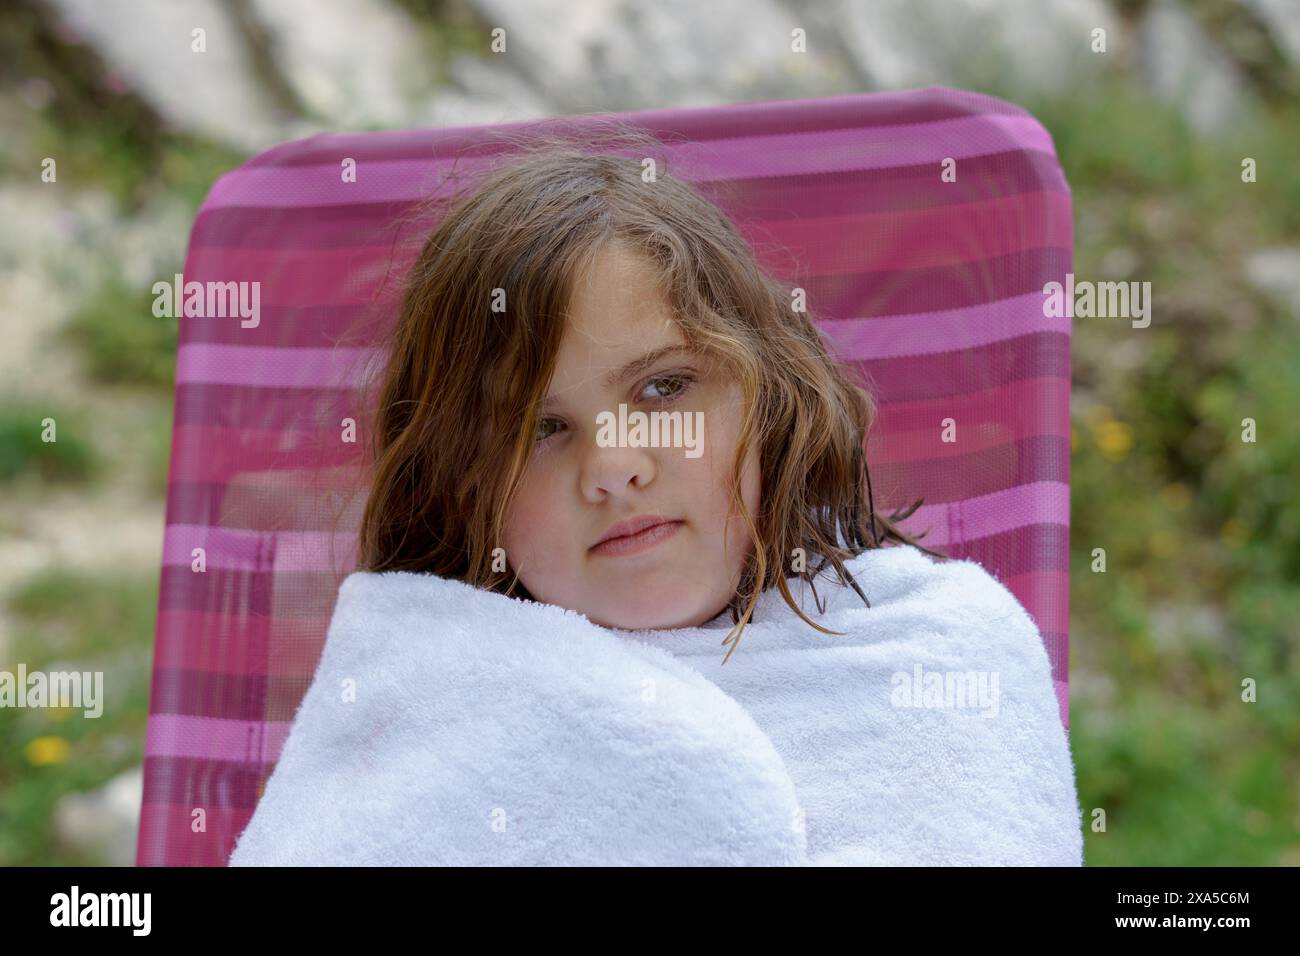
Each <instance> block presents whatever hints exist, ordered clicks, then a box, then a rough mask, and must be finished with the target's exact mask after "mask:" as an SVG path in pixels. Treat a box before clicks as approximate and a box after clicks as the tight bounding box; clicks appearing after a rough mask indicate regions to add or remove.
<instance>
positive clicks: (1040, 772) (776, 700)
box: [230, 546, 1082, 866]
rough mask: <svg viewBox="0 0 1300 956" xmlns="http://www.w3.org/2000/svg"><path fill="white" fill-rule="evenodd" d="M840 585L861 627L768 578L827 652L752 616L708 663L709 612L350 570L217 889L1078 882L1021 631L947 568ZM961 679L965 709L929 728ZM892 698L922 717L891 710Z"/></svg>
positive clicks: (949, 709)
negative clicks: (339, 882) (539, 596)
mask: <svg viewBox="0 0 1300 956" xmlns="http://www.w3.org/2000/svg"><path fill="white" fill-rule="evenodd" d="M848 566H849V569H850V570H851V571H852V572H853V575H854V578H855V580H857V582H858V584H859V586H860V587H861V588H862V590H863V592H864V593H865V594H866V596H867V598H868V599H869V600H870V601H871V607H869V608H868V607H866V606H865V605H864V604H863V603H862V600H861V598H860V597H858V595H857V594H856V593H855V592H854V591H853V590H852V589H850V588H847V587H844V586H841V585H839V584H838V582H836V581H834V580H833V579H832V578H831V572H830V570H829V569H827V570H826V571H824V572H823V574H822V576H821V577H820V578H819V579H818V584H817V595H818V597H819V599H820V602H821V603H822V604H823V605H824V606H825V608H826V610H825V613H824V614H823V613H819V612H818V611H817V607H816V604H815V603H814V601H813V597H812V593H811V590H810V589H808V588H807V586H806V585H804V586H803V588H802V589H801V588H800V584H801V582H800V581H799V580H798V579H793V578H792V579H791V580H790V585H791V588H792V590H793V591H794V594H795V596H796V598H798V599H799V600H800V603H801V606H802V607H803V608H804V610H805V613H807V614H808V615H809V616H810V617H812V618H813V619H814V620H816V621H817V622H818V623H819V624H820V625H821V626H823V627H826V628H828V629H830V630H834V631H841V632H844V633H843V634H842V635H828V634H823V633H821V632H819V631H816V630H814V629H813V628H811V627H810V626H809V625H808V624H807V623H805V622H804V621H802V620H801V619H799V618H798V617H797V616H796V615H795V614H794V612H793V611H792V610H791V609H790V608H789V606H788V605H786V603H785V602H784V600H783V599H782V598H781V596H780V594H779V593H778V592H777V591H775V590H772V591H768V592H766V593H765V594H764V595H763V596H762V598H761V600H760V604H759V607H758V609H757V613H756V618H755V622H754V623H751V624H750V625H748V626H747V627H746V629H745V632H744V634H743V635H742V637H741V641H740V646H739V648H738V649H737V650H736V652H735V653H734V654H733V655H732V656H731V659H730V660H729V661H728V662H727V663H726V664H725V665H723V664H722V663H721V661H722V657H723V655H724V654H725V650H726V649H725V648H724V647H722V645H721V643H720V642H721V640H722V639H723V638H724V637H725V636H726V634H727V633H728V631H729V630H730V620H729V617H728V616H727V615H723V616H720V617H719V618H716V619H715V620H714V621H712V622H710V623H709V624H708V625H705V626H703V627H698V628H683V629H678V630H673V631H635V632H629V631H619V630H613V629H607V628H603V627H600V626H598V625H595V624H593V623H591V622H590V621H589V620H588V619H587V618H586V617H585V616H584V615H581V614H578V613H576V612H574V611H569V610H564V609H561V608H558V607H553V606H550V605H544V604H537V603H534V602H528V601H520V600H515V599H513V598H507V597H505V596H503V595H500V594H496V593H493V592H488V591H483V590H480V589H477V588H474V587H471V586H469V585H466V584H464V583H462V582H459V581H451V580H446V579H442V578H437V577H433V576H428V575H420V574H413V573H409V572H385V573H380V574H374V573H369V572H357V573H354V574H352V575H350V576H349V577H348V578H347V579H346V580H345V581H344V582H343V584H342V586H341V587H340V590H339V599H338V603H337V606H336V608H335V612H334V617H333V620H332V621H331V624H330V629H329V634H328V637H327V641H326V646H325V649H324V652H323V654H322V656H321V660H320V663H319V665H318V668H317V672H316V676H315V679H314V681H313V683H312V685H311V687H310V688H309V690H308V692H307V694H306V696H305V697H304V699H303V702H302V705H301V707H300V709H299V711H298V713H297V715H296V718H295V721H294V725H293V728H292V730H291V732H290V735H289V737H288V740H287V741H286V743H285V746H284V750H283V752H282V754H281V757H280V760H279V763H278V764H277V766H276V768H275V771H274V773H273V774H272V776H271V778H270V780H269V781H268V782H267V786H266V790H265V793H264V794H263V796H262V799H261V802H260V803H259V804H258V807H257V809H256V811H255V813H254V815H253V818H252V820H251V821H250V823H249V825H248V827H247V828H246V829H245V831H244V833H243V834H242V835H241V836H240V838H239V841H238V844H237V846H236V848H235V851H234V853H233V854H232V856H231V858H230V864H231V865H232V866H238V865H354V866H355V865H382V864H416V865H421V864H423V865H428V864H455V865H511V864H584V865H585V864H663V865H701V864H705V865H708V864H757V865H786V864H795V865H819V864H892V865H924V864H992V865H999V864H1027V865H1069V866H1078V865H1080V864H1081V863H1082V833H1081V826H1080V814H1079V807H1078V801H1077V797H1076V792H1075V781H1074V766H1073V763H1072V762H1071V758H1070V752H1069V745H1068V742H1067V738H1066V734H1065V730H1064V728H1063V727H1062V726H1061V722H1060V718H1059V715H1058V707H1057V701H1056V697H1055V694H1054V692H1053V687H1052V681H1051V676H1050V669H1049V666H1048V659H1047V654H1046V651H1045V650H1044V648H1043V646H1042V642H1041V640H1040V638H1039V635H1038V633H1037V630H1036V628H1035V627H1034V624H1033V621H1032V620H1031V618H1030V617H1029V615H1028V614H1027V613H1026V612H1025V610H1024V609H1023V608H1022V607H1021V605H1020V604H1019V603H1018V602H1017V601H1016V600H1015V598H1014V597H1013V596H1012V595H1011V594H1010V592H1008V591H1007V590H1006V589H1005V588H1004V587H1003V586H1002V585H1001V584H1000V583H999V582H998V581H997V580H996V579H994V578H993V577H992V576H991V575H989V574H988V573H987V572H986V571H984V570H983V569H982V568H981V567H980V566H979V565H977V564H975V563H973V562H969V561H942V562H937V561H934V560H932V559H931V558H929V557H928V556H926V555H925V554H923V553H922V552H920V551H918V550H916V549H915V548H911V547H908V546H895V547H890V548H886V549H883V550H871V551H867V552H864V553H863V554H861V555H859V556H858V557H856V558H854V559H853V560H852V561H850V562H849V564H848ZM967 672H977V673H978V672H984V674H985V676H986V678H988V679H987V680H986V682H985V684H984V685H983V687H984V690H985V691H986V692H987V693H988V695H989V696H987V697H986V698H985V699H983V700H980V699H968V700H966V701H965V702H964V703H965V706H959V704H961V703H962V702H961V701H959V700H953V699H949V700H948V702H947V706H942V705H943V704H944V701H943V684H942V682H943V681H944V679H945V678H946V679H948V680H950V681H951V680H952V678H953V677H954V676H955V675H960V676H963V677H964V676H966V673H967ZM918 677H919V678H920V681H919V684H917V687H918V688H919V689H928V690H927V692H926V694H919V693H918V694H917V695H916V700H917V702H919V703H921V704H923V705H924V704H929V705H932V706H910V705H908V704H909V703H910V701H909V700H908V699H907V698H904V697H903V696H902V694H903V691H904V690H905V689H908V686H909V685H912V684H913V683H914V682H915V681H916V678H918ZM994 678H995V679H996V682H995V681H994ZM934 680H938V681H939V682H940V684H939V687H938V691H937V697H936V696H933V695H935V694H936V689H935V687H934V686H933V684H932V681H934ZM971 686H972V687H973V688H974V687H977V686H978V685H977V684H975V683H972V685H971ZM350 689H354V691H355V693H354V694H353V695H349V691H350ZM927 695H930V696H927ZM349 696H354V697H355V699H354V700H349V699H348V698H349ZM935 705H939V706H935Z"/></svg>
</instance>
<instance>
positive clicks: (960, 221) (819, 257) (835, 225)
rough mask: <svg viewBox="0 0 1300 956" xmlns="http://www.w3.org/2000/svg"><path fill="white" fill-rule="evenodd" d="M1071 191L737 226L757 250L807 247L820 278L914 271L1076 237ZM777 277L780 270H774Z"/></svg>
mask: <svg viewBox="0 0 1300 956" xmlns="http://www.w3.org/2000/svg"><path fill="white" fill-rule="evenodd" d="M1070 216H1071V212H1070V196H1069V194H1068V193H1056V192H1031V193H1016V194H1014V195H1011V196H998V197H996V198H993V199H985V200H981V201H979V202H965V203H953V204H948V205H942V206H933V207H931V208H928V209H900V210H890V211H888V212H879V213H857V214H854V215H845V216H812V217H808V218H797V217H787V218H784V219H776V220H769V221H762V222H749V221H747V222H744V223H741V224H740V225H741V230H742V231H743V232H744V233H745V234H746V236H749V237H752V238H754V239H756V240H757V242H756V243H755V244H756V245H757V246H758V248H760V249H766V248H767V247H768V246H769V245H770V244H773V243H774V244H776V245H778V246H779V247H782V248H784V249H794V250H807V251H808V256H809V259H810V260H811V263H812V268H814V269H815V270H816V274H817V276H818V278H823V277H828V276H841V275H858V274H860V273H863V272H905V271H908V272H916V271H920V270H922V269H941V268H943V267H945V266H953V265H965V264H967V263H972V262H982V261H984V260H986V259H995V258H997V257H998V256H1006V255H1011V254H1013V253H1017V252H1027V251H1029V250H1031V249H1067V248H1069V247H1070V245H1071V243H1072V242H1073V233H1072V229H1073V223H1072V222H1071V219H1070ZM778 274H779V273H778Z"/></svg>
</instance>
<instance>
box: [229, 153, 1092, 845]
mask: <svg viewBox="0 0 1300 956" xmlns="http://www.w3.org/2000/svg"><path fill="white" fill-rule="evenodd" d="M624 152H631V153H632V154H631V155H620V154H618V153H610V152H606V153H600V154H597V153H593V152H591V151H590V150H587V149H582V148H578V147H576V146H573V145H565V144H555V143H549V144H543V145H542V146H538V147H535V148H531V149H527V150H524V151H523V154H522V158H516V159H515V160H514V161H512V162H511V163H509V164H508V165H507V166H505V167H504V168H500V169H498V170H496V171H495V172H493V173H491V174H490V175H488V176H487V178H486V179H484V180H483V181H482V182H481V183H480V184H478V188H477V189H476V190H475V191H474V192H473V193H472V194H471V195H470V196H468V197H467V198H463V199H461V200H460V201H458V202H456V203H455V204H454V205H452V207H451V208H450V209H449V210H448V211H447V212H446V214H445V215H444V216H443V217H442V218H441V220H440V222H439V223H438V225H437V227H436V229H435V230H434V231H433V234H432V235H431V236H430V237H429V238H428V241H427V243H426V244H425V246H424V248H423V251H422V252H421V254H420V256H419V257H418V259H417V261H416V262H415V264H414V266H413V268H412V270H411V273H410V277H409V280H408V286H407V290H406V295H405V299H404V302H403V306H402V310H401V314H400V317H399V320H398V322H397V324H396V326H395V328H394V330H393V336H392V339H391V342H390V343H388V349H387V352H386V355H387V357H388V364H387V366H386V369H385V377H384V380H383V385H382V390H381V392H380V394H379V402H378V408H379V413H378V419H377V421H376V422H375V423H374V428H373V434H372V438H373V442H374V445H373V450H374V458H373V461H374V471H373V481H372V483H371V486H370V492H369V497H368V500H367V504H366V508H365V512H364V516H363V518H362V524H361V528H360V538H359V541H360V558H361V560H360V567H361V570H359V571H357V572H355V573H353V574H352V575H350V576H349V577H348V578H347V580H345V581H344V583H343V585H342V587H341V588H340V592H339V597H338V602H337V604H336V607H335V611H334V616H333V619H332V621H331V625H330V630H329V634H328V638H327V642H326V646H325V650H324V652H323V654H322V657H321V661H320V664H319V665H318V669H317V673H316V677H315V679H314V681H313V684H312V686H311V688H310V689H309V691H308V693H307V695H306V697H305V698H304V700H303V703H302V705H301V707H300V709H299V711H298V714H297V716H296V718H295V722H294V725H293V729H292V732H291V734H290V736H289V738H288V740H287V741H286V743H285V747H284V749H283V752H282V754H281V757H280V760H279V763H278V764H277V766H276V769H275V771H274V773H273V775H272V777H271V778H270V780H269V781H268V783H267V786H266V790H265V793H264V795H263V796H262V798H261V802H260V803H259V805H258V807H257V810H256V812H255V814H254V817H253V819H252V821H251V822H250V824H249V826H248V828H247V829H246V830H245V832H244V833H243V834H242V835H241V837H240V839H239V842H238V846H237V848H236V849H235V852H234V854H233V855H232V857H231V860H230V862H231V864H232V865H240V864H243V865H259V864H352V865H357V864H361V865H365V864H397V863H407V864H410V863H413V864H470V865H479V864H487V865H499V864H580V865H585V864H596V863H605V864H758V865H769V864H797V865H806V864H823V863H872V864H875V863H885V864H944V863H949V864H953V863H956V864H1030V865H1041V864H1052V865H1079V864H1080V863H1081V857H1082V838H1081V835H1080V830H1079V820H1078V814H1079V810H1078V804H1077V799H1076V795H1075V785H1074V768H1073V765H1072V762H1071V760H1070V754H1069V746H1068V742H1067V739H1066V736H1065V733H1064V730H1063V728H1062V726H1061V724H1060V720H1059V717H1058V712H1057V703H1056V699H1055V696H1054V693H1053V688H1052V682H1051V679H1050V670H1049V665H1048V661H1047V656H1046V652H1045V650H1044V648H1043V646H1042V642H1041V639H1040V637H1039V634H1038V632H1037V629H1036V628H1035V626H1034V624H1033V622H1032V620H1031V619H1030V617H1029V616H1028V614H1027V613H1026V612H1025V610H1024V609H1023V608H1022V607H1021V606H1020V605H1019V604H1018V602H1017V601H1016V600H1015V598H1014V597H1013V596H1012V595H1011V594H1010V593H1009V592H1008V591H1007V590H1006V589H1005V588H1004V587H1003V586H1002V585H1001V584H1000V583H998V582H997V581H996V580H995V579H994V578H993V577H991V576H990V575H989V574H988V573H987V572H985V571H984V570H983V569H982V568H981V567H980V566H979V565H977V564H974V563H973V562H969V561H953V560H949V559H945V558H944V557H943V556H942V555H938V554H936V553H935V552H933V551H930V550H928V549H925V548H922V547H920V546H919V545H918V544H917V542H916V541H914V540H913V539H912V538H910V537H909V536H907V535H905V534H904V533H902V532H901V531H900V530H899V529H898V528H897V527H896V525H895V522H896V521H898V520H900V519H901V518H905V517H907V515H908V514H910V513H911V512H910V511H909V512H907V513H904V514H902V515H898V514H896V515H894V516H893V519H892V520H891V519H887V518H885V517H883V516H881V515H878V514H877V513H876V511H875V507H874V500H873V495H872V491H871V486H870V478H869V475H868V472H867V465H866V461H865V460H864V451H863V447H864V439H865V436H866V434H867V431H868V429H869V427H870V425H871V423H872V420H873V418H874V414H875V408H874V405H873V402H872V399H871V397H870V396H869V394H868V393H867V392H866V391H865V390H864V389H863V388H862V387H860V386H859V385H857V384H855V383H854V382H853V381H852V379H851V377H850V375H849V374H848V372H847V371H846V370H845V369H844V368H842V367H841V366H839V365H838V364H837V363H836V362H835V361H834V360H833V359H832V358H831V356H830V355H829V354H828V351H827V348H826V345H825V343H824V342H823V340H822V338H821V336H820V334H819V332H818V330H817V328H816V325H815V323H814V322H813V320H812V319H810V318H809V316H808V315H807V314H806V313H803V312H799V311H794V310H793V309H792V308H791V304H790V303H791V297H790V293H789V290H788V289H786V288H785V287H783V286H782V285H780V284H779V283H777V282H776V281H775V280H774V279H772V278H771V277H769V276H768V275H766V274H765V273H764V272H763V271H762V270H761V269H760V268H759V266H758V265H757V263H756V261H755V258H754V256H753V253H752V251H751V250H750V248H749V247H748V245H747V244H746V242H745V241H744V239H743V238H742V237H741V236H740V234H739V233H738V232H737V230H736V229H735V228H734V226H733V225H732V223H731V222H730V221H729V220H728V219H727V217H726V216H725V215H723V214H722V213H721V212H720V211H719V210H718V209H717V208H716V207H715V206H714V205H712V204H711V203H710V202H709V201H708V200H706V199H705V198H704V197H703V196H702V195H701V194H700V193H699V192H697V191H696V190H695V189H694V188H691V187H690V186H688V185H687V184H685V183H684V182H683V181H680V180H678V179H675V178H674V177H673V176H671V175H669V174H668V173H666V172H665V171H664V170H662V169H657V170H655V174H654V175H652V176H646V175H644V171H645V170H646V167H647V164H645V163H644V162H643V161H642V160H641V159H640V158H638V157H637V156H636V155H635V153H634V152H632V151H629V150H624ZM641 155H643V156H653V155H654V153H653V144H652V143H651V144H647V148H646V150H645V151H644V152H643V153H642V154H641ZM637 413H641V415H642V416H643V421H644V420H646V419H649V420H652V421H657V422H659V423H664V422H667V423H669V424H670V426H671V427H669V428H661V429H660V430H653V429H652V430H651V431H650V432H649V435H650V436H651V439H652V440H647V432H645V431H641V432H638V431H637V430H636V429H620V428H619V427H614V425H615V423H618V422H620V421H622V422H626V421H627V420H629V419H635V418H636V417H637ZM656 413H658V418H655V417H654V416H655V414H656ZM690 423H695V424H697V425H698V427H697V428H695V429H694V430H692V429H691V428H690V427H689V425H690ZM656 437H657V438H658V439H663V440H653V439H654V438H656ZM914 508H915V505H914V506H913V509H914ZM819 585H820V586H821V589H822V590H823V591H825V593H824V594H819V592H818V586H819ZM742 637H743V641H742ZM719 638H721V640H719ZM724 647H725V648H726V650H725V653H724V652H723V648H724Z"/></svg>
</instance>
